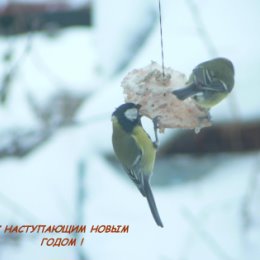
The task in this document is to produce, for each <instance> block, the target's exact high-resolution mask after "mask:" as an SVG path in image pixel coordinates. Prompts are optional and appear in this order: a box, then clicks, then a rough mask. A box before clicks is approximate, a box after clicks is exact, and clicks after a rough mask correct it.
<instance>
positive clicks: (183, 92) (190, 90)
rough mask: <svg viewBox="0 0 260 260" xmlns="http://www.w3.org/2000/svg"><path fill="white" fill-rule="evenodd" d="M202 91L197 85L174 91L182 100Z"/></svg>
mask: <svg viewBox="0 0 260 260" xmlns="http://www.w3.org/2000/svg"><path fill="white" fill-rule="evenodd" d="M198 92H200V91H199V90H198V89H197V88H196V86H195V85H189V86H188V87H185V88H181V89H177V90H174V91H173V92H172V93H173V94H174V95H175V96H176V97H177V98H178V99H180V100H184V99H186V98H188V97H191V96H194V95H195V94H197V93H198Z"/></svg>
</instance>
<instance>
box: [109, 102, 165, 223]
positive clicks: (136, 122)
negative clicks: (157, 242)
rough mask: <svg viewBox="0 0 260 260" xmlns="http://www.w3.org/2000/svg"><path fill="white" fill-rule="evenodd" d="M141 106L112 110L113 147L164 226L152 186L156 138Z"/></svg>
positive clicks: (157, 219) (158, 220) (133, 105)
mask: <svg viewBox="0 0 260 260" xmlns="http://www.w3.org/2000/svg"><path fill="white" fill-rule="evenodd" d="M139 109H140V105H135V104H133V103H125V104H123V105H121V106H119V107H118V108H117V109H116V110H115V111H114V113H113V114H112V124H113V135H112V143H113V148H114V151H115V154H116V156H117V158H118V160H119V161H120V163H121V164H122V166H123V168H124V170H125V171H126V173H127V174H128V176H129V177H130V179H131V180H132V181H133V182H134V183H135V185H136V186H137V188H138V189H139V191H140V192H141V194H142V195H143V196H144V197H146V198H147V201H148V204H149V206H150V209H151V212H152V215H153V217H154V220H155V222H156V223H157V225H158V226H160V227H163V223H162V221H161V218H160V216H159V212H158V210H157V207H156V204H155V200H154V197H153V193H152V190H151V186H150V179H151V176H152V173H153V167H154V161H155V156H156V143H153V142H152V140H151V138H150V136H149V135H148V134H147V133H146V132H145V130H144V128H143V127H142V124H141V115H140V113H139Z"/></svg>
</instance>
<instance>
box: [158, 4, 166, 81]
mask: <svg viewBox="0 0 260 260" xmlns="http://www.w3.org/2000/svg"><path fill="white" fill-rule="evenodd" d="M159 17H160V36H161V55H162V71H163V77H164V76H165V73H164V53H163V32H162V10H161V0H159Z"/></svg>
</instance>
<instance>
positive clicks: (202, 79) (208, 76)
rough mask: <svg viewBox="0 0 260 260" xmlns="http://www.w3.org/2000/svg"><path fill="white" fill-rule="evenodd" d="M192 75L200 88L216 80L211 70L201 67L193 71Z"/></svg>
mask: <svg viewBox="0 0 260 260" xmlns="http://www.w3.org/2000/svg"><path fill="white" fill-rule="evenodd" d="M192 73H193V82H194V83H195V84H196V85H197V86H198V87H205V86H207V85H208V84H210V83H211V82H212V80H213V78H214V75H213V73H212V72H211V71H210V70H208V69H206V68H204V67H200V66H198V67H196V68H195V69H193V71H192Z"/></svg>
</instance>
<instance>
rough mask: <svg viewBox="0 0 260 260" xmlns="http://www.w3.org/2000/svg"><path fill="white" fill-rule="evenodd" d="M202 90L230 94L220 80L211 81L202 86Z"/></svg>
mask: <svg viewBox="0 0 260 260" xmlns="http://www.w3.org/2000/svg"><path fill="white" fill-rule="evenodd" d="M203 89H204V90H209V91H213V92H230V91H229V89H228V87H227V85H226V84H225V82H223V81H222V80H220V79H213V80H212V82H211V83H210V84H208V85H207V86H204V87H203Z"/></svg>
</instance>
